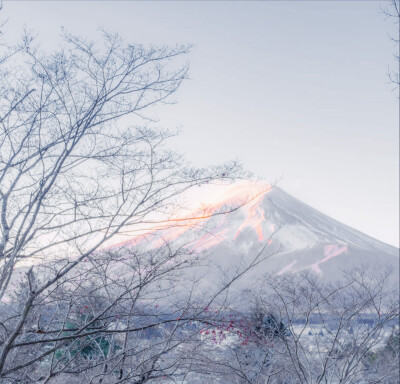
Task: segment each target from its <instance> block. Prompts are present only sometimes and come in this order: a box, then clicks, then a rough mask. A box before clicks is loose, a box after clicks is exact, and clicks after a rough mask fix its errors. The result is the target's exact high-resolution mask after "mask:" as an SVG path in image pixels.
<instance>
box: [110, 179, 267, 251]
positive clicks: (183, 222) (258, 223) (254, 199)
mask: <svg viewBox="0 0 400 384" xmlns="http://www.w3.org/2000/svg"><path fill="white" fill-rule="evenodd" d="M212 188H214V192H213V191H211V193H210V191H209V190H207V189H208V188H207V186H206V187H205V188H204V189H205V191H204V193H203V194H202V200H203V201H202V202H201V203H200V204H199V205H198V208H195V209H193V210H192V211H191V212H189V213H186V214H182V213H181V216H179V214H178V215H176V216H175V217H170V218H168V219H165V220H159V221H154V222H152V223H149V229H148V230H146V231H144V233H141V234H139V235H136V236H135V235H133V236H132V237H131V238H130V239H129V240H125V241H120V242H118V243H116V244H114V245H111V247H113V248H114V247H120V246H127V245H133V246H135V245H139V244H141V243H144V242H146V241H147V242H148V243H151V246H152V247H154V248H156V247H160V246H163V245H165V244H166V243H167V242H170V241H173V240H176V239H178V238H179V237H180V236H181V235H183V234H184V233H185V232H187V231H188V230H196V229H200V230H201V229H204V228H205V226H206V224H207V222H208V220H209V219H210V218H212V217H216V216H219V215H221V216H222V217H223V216H224V215H229V214H230V213H231V212H234V211H237V210H240V211H241V212H243V213H244V214H245V215H246V218H245V220H244V221H243V223H242V224H241V225H240V226H239V228H238V230H237V232H236V234H235V238H236V237H237V236H238V234H239V233H240V232H241V231H242V230H243V229H244V228H246V227H250V228H253V229H254V231H255V232H256V234H257V237H258V240H259V241H264V240H265V236H264V234H263V230H262V223H263V221H264V220H265V213H264V210H263V209H262V208H261V207H259V205H260V203H261V201H262V200H263V198H264V196H265V194H266V193H268V192H269V191H270V190H271V186H270V185H269V184H266V183H260V182H253V181H245V182H237V183H234V184H230V185H219V186H212ZM212 188H211V189H212ZM209 189H210V188H209ZM192 205H193V202H192ZM218 226H219V227H221V224H220V225H218ZM218 226H217V227H218ZM216 230H217V231H216V232H214V233H210V232H209V233H208V234H206V235H204V236H203V237H201V238H200V239H198V240H197V241H195V242H193V243H192V247H193V248H194V247H195V246H196V244H197V245H198V247H199V249H207V248H209V247H211V246H213V245H216V244H218V243H220V242H222V241H223V240H224V236H225V235H226V233H227V230H222V229H221V228H220V229H219V230H218V228H216ZM126 233H127V234H129V230H128V231H127V232H126Z"/></svg>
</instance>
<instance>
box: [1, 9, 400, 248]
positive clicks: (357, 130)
mask: <svg viewBox="0 0 400 384" xmlns="http://www.w3.org/2000/svg"><path fill="white" fill-rule="evenodd" d="M385 4H386V3H385V2H384V1H382V2H379V1H354V2H353V1H335V2H329V1H264V2H249V1H246V2H240V1H234V2H233V1H221V2H218V1H210V2H206V1H201V2H200V1H197V2H196V1H188V2H183V1H176V2H173V1H162V2H157V1H147V2H146V1H142V2H137V1H131V2H128V1H124V2H118V1H87V2H82V1H79V2H78V1H76V2H72V1H70V2H67V1H65V2H63V1H56V2H50V1H43V2H41V1H35V2H24V1H18V2H11V1H8V2H7V1H6V2H5V3H4V9H3V11H2V12H1V13H0V19H5V18H7V19H8V23H7V25H6V27H5V28H4V30H5V32H6V39H10V40H15V39H16V38H17V37H18V36H19V35H20V34H21V31H22V28H23V26H24V25H26V26H28V27H30V28H32V29H34V30H35V31H36V32H37V33H38V39H39V40H40V41H41V42H42V44H43V46H44V47H45V48H52V47H55V46H57V43H58V42H59V40H58V35H59V31H60V27H61V26H63V27H65V28H66V29H67V30H68V31H70V32H72V33H77V34H81V35H84V36H88V37H90V38H93V39H97V38H98V37H99V34H98V31H97V29H98V27H99V26H103V27H105V28H107V29H108V30H110V31H115V32H118V33H120V34H121V35H122V36H124V37H126V39H127V40H129V41H131V42H136V43H143V44H156V45H165V44H167V45H175V44H176V43H184V44H186V43H190V44H193V49H192V52H191V54H190V56H189V60H190V80H188V81H187V82H186V83H185V84H183V86H182V88H181V89H180V90H179V92H178V94H177V99H178V104H176V105H173V106H168V107H162V108H160V109H158V112H157V113H158V117H159V119H160V122H159V125H161V126H164V127H166V128H176V127H181V128H182V129H183V133H182V134H181V135H180V136H179V138H177V139H176V140H175V146H176V147H177V148H179V149H180V150H181V151H183V152H185V153H186V156H187V158H188V159H189V160H191V161H192V162H193V163H194V164H195V165H199V166H205V165H207V164H212V163H218V162H222V161H225V160H229V159H232V158H239V159H241V160H242V162H243V164H244V166H245V167H246V168H247V169H249V170H250V171H252V172H254V174H255V175H256V176H259V177H261V178H263V179H265V180H269V181H273V180H275V179H276V178H282V179H281V181H280V183H279V185H280V187H281V188H283V189H284V190H286V191H287V192H289V193H290V194H291V195H293V196H294V197H296V198H298V199H300V200H302V201H304V202H305V203H307V204H309V205H311V206H313V207H314V208H316V209H319V210H320V211H322V212H324V213H326V214H328V215H329V216H331V217H333V218H335V219H337V220H339V221H341V222H343V223H345V224H347V225H350V226H352V227H354V228H356V229H358V230H361V231H362V232H364V233H366V234H368V235H370V236H373V237H375V238H377V239H379V240H382V241H384V242H387V243H389V244H392V245H396V246H398V244H399V198H398V196H399V176H398V173H399V136H398V132H399V130H398V125H399V122H398V99H397V97H396V91H394V90H393V88H394V87H393V86H392V85H391V84H390V83H389V80H388V76H387V73H388V69H389V68H392V69H393V68H395V67H396V62H395V60H394V58H393V53H394V52H395V50H396V49H397V48H396V46H395V45H394V44H393V42H391V41H390V39H389V37H388V34H392V35H395V34H396V27H395V25H394V24H393V21H391V20H385V16H384V15H383V13H382V12H381V10H380V7H379V6H380V5H382V6H385Z"/></svg>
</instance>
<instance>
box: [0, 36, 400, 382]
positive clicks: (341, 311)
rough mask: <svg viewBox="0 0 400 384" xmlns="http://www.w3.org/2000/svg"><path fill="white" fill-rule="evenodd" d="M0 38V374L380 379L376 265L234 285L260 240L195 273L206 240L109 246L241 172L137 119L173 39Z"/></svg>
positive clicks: (174, 77)
mask: <svg viewBox="0 0 400 384" xmlns="http://www.w3.org/2000/svg"><path fill="white" fill-rule="evenodd" d="M4 39H6V34H4V37H3V40H2V42H1V45H0V50H1V51H0V53H1V55H0V298H1V303H0V382H1V383H4V384H14V383H15V384H16V383H24V384H25V383H26V384H28V383H40V384H44V383H68V384H74V383H85V384H86V383H90V384H100V383H103V384H108V383H109V384H114V383H115V384H116V383H131V384H133V383H136V384H139V383H217V382H220V383H254V384H255V383H282V384H283V383H286V384H289V383H332V384H333V383H360V384H361V383H398V374H399V372H398V363H399V329H398V327H396V326H397V324H398V316H399V303H398V292H396V291H393V290H392V289H393V287H392V286H391V284H390V278H389V276H390V273H389V272H388V271H386V270H378V269H375V270H371V269H369V268H368V267H365V268H364V267H363V268H359V269H349V270H347V272H346V273H345V274H343V275H342V276H341V277H340V279H339V280H337V281H336V282H329V283H328V282H325V281H324V280H322V279H321V278H318V277H317V276H316V275H315V274H313V273H312V272H304V271H303V273H298V274H292V273H291V274H282V275H280V276H276V275H274V274H267V275H265V274H261V275H260V276H259V277H258V279H255V278H252V279H248V280H246V277H247V276H248V273H249V272H250V271H254V270H256V269H257V268H259V266H261V265H262V264H263V262H264V261H265V260H266V259H267V258H269V257H271V256H273V255H276V254H279V252H280V251H279V249H278V248H274V247H272V246H271V247H272V248H271V247H270V244H271V241H270V240H271V237H273V235H274V234H273V233H272V234H271V236H270V237H269V238H265V239H263V238H261V239H260V241H262V242H263V244H265V245H263V246H262V248H261V249H260V250H259V251H257V252H250V253H249V255H246V257H244V258H243V260H241V262H240V263H237V265H234V266H233V268H231V269H228V270H220V271H218V272H219V274H218V273H214V272H215V271H213V273H212V274H211V275H212V276H213V278H212V279H210V278H209V275H210V273H209V272H210V266H209V265H208V264H209V258H207V250H206V249H205V250H204V252H196V250H194V249H191V248H190V247H187V246H185V244H178V243H177V242H175V241H174V239H169V241H162V242H161V243H160V244H159V246H157V247H146V246H144V245H143V244H139V243H135V241H134V240H133V241H132V242H131V243H129V244H126V245H121V246H115V242H116V240H118V242H119V241H122V240H121V239H124V240H126V239H127V238H128V239H138V238H140V236H141V235H142V234H143V233H146V231H147V232H148V231H150V230H151V231H157V230H159V229H165V228H171V227H173V228H175V229H178V231H177V233H178V232H179V229H181V228H183V227H184V226H185V225H187V221H181V220H178V219H177V218H176V217H177V216H176V212H178V211H179V210H181V209H182V206H181V200H180V197H181V195H182V194H183V193H184V192H186V191H188V190H190V189H192V188H194V187H196V189H197V187H198V186H202V185H204V184H210V183H229V182H232V181H234V180H237V179H238V178H244V177H246V176H247V175H246V174H245V173H244V172H243V171H242V170H241V168H240V166H239V165H238V164H237V163H236V162H229V163H227V164H223V165H219V166H213V167H210V168H206V169H197V168H193V167H191V166H190V165H189V164H188V163H187V162H186V161H185V160H184V159H183V158H182V157H181V156H180V155H179V154H177V153H175V152H172V151H170V150H168V148H166V147H165V143H166V142H167V141H168V139H170V137H171V136H173V133H171V132H168V131H166V130H162V129H160V128H157V127H155V126H154V125H153V124H152V123H151V116H152V114H151V112H152V108H153V107H154V106H156V105H157V104H159V103H162V102H167V101H173V99H171V97H172V96H173V95H174V94H175V92H176V91H177V90H178V88H179V87H180V85H181V83H182V81H183V80H184V79H185V78H186V76H187V66H186V64H184V63H183V64H182V59H184V58H185V56H186V54H187V52H188V48H187V47H175V48H167V47H149V48H145V47H143V46H140V45H132V44H127V43H125V42H124V41H123V40H122V39H121V38H119V37H118V36H116V35H112V34H110V33H107V32H104V34H103V40H102V42H101V44H99V45H98V46H97V45H95V44H93V43H92V42H90V41H87V40H85V39H83V38H79V37H76V36H73V35H70V34H68V33H64V35H63V46H62V48H61V49H60V50H59V51H57V52H55V53H51V54H43V53H42V52H41V51H40V49H39V48H38V46H36V42H35V40H34V39H33V38H32V36H30V35H29V34H27V35H25V36H24V37H23V39H22V41H21V42H20V43H19V44H17V45H15V46H14V45H8V44H7V43H6V42H4ZM183 61H184V60H183ZM253 197H254V196H249V199H248V200H249V201H250V200H251V199H252V198H253ZM245 204H246V201H243V202H241V205H245ZM237 208H238V206H235V204H233V205H232V206H221V207H219V210H218V211H213V212H212V213H210V212H208V211H207V210H206V209H205V210H204V213H203V216H202V218H204V217H211V216H218V215H222V214H228V213H229V212H232V211H235V210H236V209H237ZM207 215H208V216H207ZM197 219H198V218H197V217H195V218H191V221H192V222H193V221H194V222H195V221H196V220H197ZM242 235H243V234H242ZM112 241H113V243H111V242H112ZM272 244H273V243H272ZM112 245H113V246H112ZM330 247H332V246H330V245H328V250H330V249H331V248H330ZM335 249H336V248H334V250H335ZM339 249H340V251H341V252H342V251H344V249H345V247H341V248H340V247H339ZM328 256H329V258H330V257H331V256H332V254H330V255H328ZM328 256H327V257H328ZM332 257H333V256H332ZM252 276H254V275H252ZM239 280H240V281H241V282H243V281H245V282H246V284H245V289H243V285H241V288H239V287H238V286H237V282H238V281H239Z"/></svg>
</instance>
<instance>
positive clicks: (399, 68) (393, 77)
mask: <svg viewBox="0 0 400 384" xmlns="http://www.w3.org/2000/svg"><path fill="white" fill-rule="evenodd" d="M381 9H382V11H383V13H384V14H385V15H386V16H387V17H388V18H389V19H390V20H394V22H395V25H397V35H396V36H390V39H391V40H392V41H393V43H394V44H395V46H396V47H397V52H396V53H394V57H395V59H396V69H395V70H394V71H389V79H390V81H391V82H392V83H394V84H395V85H396V87H397V88H399V85H400V1H399V0H391V1H390V2H389V4H388V5H386V6H385V7H382V8H381ZM399 92H400V90H399ZM399 97H400V93H399Z"/></svg>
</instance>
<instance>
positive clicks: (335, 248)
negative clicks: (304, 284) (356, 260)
mask: <svg viewBox="0 0 400 384" xmlns="http://www.w3.org/2000/svg"><path fill="white" fill-rule="evenodd" d="M343 252H347V245H338V244H329V245H326V246H325V247H324V256H325V257H324V258H323V259H322V260H321V261H318V262H317V263H314V264H312V265H311V269H312V270H313V271H314V272H317V273H321V269H320V268H319V265H320V264H321V263H325V261H328V260H329V259H331V258H332V257H335V256H338V255H340V254H342V253H343Z"/></svg>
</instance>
